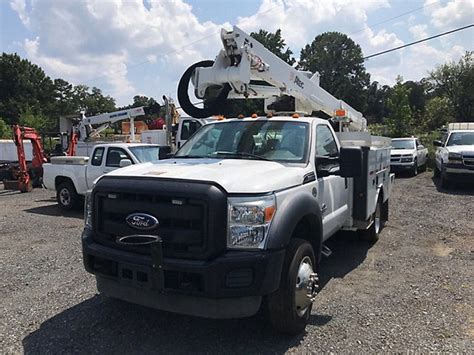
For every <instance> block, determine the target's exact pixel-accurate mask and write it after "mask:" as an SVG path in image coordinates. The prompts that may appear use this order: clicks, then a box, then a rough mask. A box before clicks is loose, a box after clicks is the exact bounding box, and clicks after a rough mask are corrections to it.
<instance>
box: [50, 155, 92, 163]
mask: <svg viewBox="0 0 474 355" xmlns="http://www.w3.org/2000/svg"><path fill="white" fill-rule="evenodd" d="M88 161H89V157H78V156H75V157H51V164H66V165H86V164H87V162H88Z"/></svg>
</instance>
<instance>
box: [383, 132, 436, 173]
mask: <svg viewBox="0 0 474 355" xmlns="http://www.w3.org/2000/svg"><path fill="white" fill-rule="evenodd" d="M427 156H428V148H426V147H424V146H423V145H422V144H421V143H420V142H419V140H418V138H413V137H412V138H392V150H391V151H390V169H391V171H392V172H397V171H410V172H411V173H412V174H413V175H415V176H416V175H417V174H418V170H420V169H423V170H425V169H426V160H427Z"/></svg>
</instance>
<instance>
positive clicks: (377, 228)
mask: <svg viewBox="0 0 474 355" xmlns="http://www.w3.org/2000/svg"><path fill="white" fill-rule="evenodd" d="M380 206H381V203H380V202H378V201H377V206H375V216H374V225H375V234H379V232H380V221H381V220H382V209H381V208H380Z"/></svg>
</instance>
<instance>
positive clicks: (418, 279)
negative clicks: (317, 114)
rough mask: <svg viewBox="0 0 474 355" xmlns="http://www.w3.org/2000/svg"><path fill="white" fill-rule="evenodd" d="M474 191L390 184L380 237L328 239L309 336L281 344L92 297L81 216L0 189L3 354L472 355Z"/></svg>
mask: <svg viewBox="0 0 474 355" xmlns="http://www.w3.org/2000/svg"><path fill="white" fill-rule="evenodd" d="M0 188H2V186H0ZM473 196H474V189H473V188H472V187H469V186H467V187H462V186H461V187H459V186H458V187H457V188H456V189H455V190H452V191H445V190H441V189H439V188H438V187H437V186H435V184H434V183H433V180H432V179H431V174H430V173H424V174H421V175H419V176H418V177H416V178H399V179H398V178H397V180H396V185H395V186H394V190H393V195H392V200H391V206H390V221H389V222H388V224H387V225H386V228H385V229H384V231H383V232H382V235H381V238H380V240H379V242H377V243H376V244H375V245H374V246H372V247H370V246H369V245H367V244H365V243H363V242H361V241H359V240H358V239H357V238H356V236H355V234H353V233H344V234H339V235H337V236H335V237H334V238H332V240H331V241H330V243H329V247H330V248H331V249H332V250H333V255H332V256H331V257H330V258H327V259H324V260H323V263H322V266H321V274H322V278H323V282H322V283H323V288H322V290H321V292H320V294H319V296H318V298H317V302H316V304H315V307H313V315H312V317H311V320H310V325H309V326H308V327H307V333H306V334H304V335H301V336H298V337H295V338H285V337H282V336H281V335H278V334H274V333H272V330H271V329H270V328H269V327H268V326H267V324H266V323H265V322H264V320H263V318H262V317H261V316H256V317H254V318H250V319H242V320H226V321H215V320H207V319H200V318H193V317H187V316H180V315H175V314H171V313H165V312H159V311H155V310H150V309H147V308H144V307H141V306H137V305H133V304H127V303H125V302H121V301H117V300H113V299H107V298H104V297H102V296H100V295H98V294H97V293H96V291H95V283H94V279H93V277H92V276H91V275H89V274H87V273H86V272H85V271H84V269H83V266H82V259H81V245H80V238H79V236H80V233H81V229H82V213H81V212H77V213H70V214H65V213H62V212H60V211H59V209H58V208H57V207H56V205H55V203H54V196H53V193H52V192H50V191H46V190H41V189H35V190H34V191H33V192H32V193H28V194H20V193H16V192H10V191H4V190H0V208H1V209H0V242H1V245H2V246H1V248H0V269H1V273H2V275H3V277H2V278H1V279H0V352H1V353H17V352H25V353H71V352H81V353H99V352H100V353H144V352H145V353H149V352H161V353H282V352H290V353H292V352H297V353H299V352H317V353H319V352H357V353H362V352H378V353H380V352H386V351H396V352H403V353H412V352H423V353H425V352H428V351H436V352H438V351H449V352H465V353H469V352H471V353H472V352H473V351H474V342H473V340H474V310H473V305H474V303H473V299H472V298H473V289H474V286H473V279H474V278H473V270H474V268H473V250H474V238H473V237H474V232H473V231H474V198H473Z"/></svg>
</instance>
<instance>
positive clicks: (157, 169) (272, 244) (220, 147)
mask: <svg viewBox="0 0 474 355" xmlns="http://www.w3.org/2000/svg"><path fill="white" fill-rule="evenodd" d="M221 38H222V42H223V44H224V50H222V51H221V52H220V53H219V55H218V56H217V58H216V61H215V64H216V65H215V66H210V65H208V64H209V63H207V64H206V67H202V66H199V65H194V66H192V67H191V68H192V70H189V69H188V70H187V71H186V72H185V74H184V75H183V78H182V80H181V82H180V89H181V90H180V96H181V97H182V98H184V102H181V101H180V104H181V107H182V108H183V109H184V110H186V109H189V112H188V111H187V113H188V114H191V113H196V114H197V115H198V116H205V115H207V114H209V113H211V114H213V112H211V111H212V107H211V108H209V106H208V107H204V108H202V109H201V108H197V107H194V108H192V107H190V101H189V97H187V94H186V95H184V93H187V86H188V84H189V82H190V80H191V77H193V76H194V79H193V81H192V82H193V84H194V85H195V89H196V92H197V93H198V95H200V93H203V95H205V94H206V93H209V90H208V89H209V88H214V89H215V88H216V87H219V86H221V87H224V86H225V87H227V86H228V87H229V88H232V89H229V90H226V91H227V94H229V95H230V94H232V95H233V96H234V97H238V96H239V95H240V96H241V97H248V96H249V95H250V93H253V94H252V95H253V96H252V97H260V98H261V97H266V95H270V96H268V99H269V100H268V101H271V102H272V103H275V102H277V101H278V98H279V97H280V96H279V95H280V94H282V95H292V96H293V97H294V98H295V99H296V100H295V103H294V104H295V105H296V106H297V107H298V108H299V110H298V111H300V112H301V113H303V112H306V113H308V112H309V113H311V112H312V111H317V110H323V112H325V113H328V114H330V115H331V117H332V120H331V121H328V120H325V119H321V118H314V117H301V116H299V115H297V114H295V115H293V116H290V117H288V116H278V115H277V114H275V115H274V116H272V115H269V117H256V116H252V117H251V118H244V119H230V120H219V121H216V122H214V123H210V124H207V125H205V126H203V127H202V128H201V129H199V130H198V131H197V132H196V133H195V134H194V135H193V136H192V137H191V138H190V139H189V140H188V141H187V142H186V143H185V144H184V145H183V146H182V147H181V149H180V150H179V151H178V152H177V153H176V155H175V157H174V158H173V159H170V160H167V161H162V162H154V163H145V164H140V165H137V166H133V167H127V168H124V169H120V170H117V171H114V172H112V173H109V174H107V175H105V176H103V177H102V178H100V179H99V180H98V181H97V182H96V185H95V187H94V188H93V190H92V193H91V194H90V195H88V196H87V197H86V212H85V216H86V218H85V228H84V232H83V235H82V242H83V255H84V265H85V267H86V270H87V271H89V272H91V273H93V274H94V275H95V277H96V279H97V287H98V290H99V291H100V292H102V293H104V294H106V295H108V296H111V297H116V298H120V299H123V300H126V301H130V302H135V303H139V304H143V305H146V306H150V307H155V308H159V309H164V310H168V311H173V312H178V313H185V314H192V315H197V316H206V317H211V318H235V317H247V316H251V315H253V314H255V313H256V312H257V311H258V309H259V308H260V306H261V304H262V303H263V302H266V303H267V306H268V309H269V318H270V321H271V323H272V324H273V326H274V327H275V328H276V329H278V330H280V331H282V332H286V333H291V334H295V333H299V332H301V331H303V330H304V329H305V327H306V324H307V322H308V319H309V316H310V313H311V308H312V305H313V301H314V300H315V297H316V294H317V290H318V275H317V272H318V265H319V261H320V259H321V256H322V255H330V253H331V251H330V250H329V248H327V246H326V245H325V244H324V242H325V241H326V240H327V239H328V238H330V237H331V236H333V235H334V234H335V233H336V232H337V231H338V230H341V229H346V230H352V231H355V230H360V231H361V235H362V236H363V237H364V238H366V239H368V240H370V241H371V242H375V241H376V240H377V239H378V236H379V233H380V230H381V229H382V228H383V225H384V222H385V221H386V220H387V218H388V201H389V197H390V193H391V184H392V183H393V174H392V175H391V174H390V139H388V138H383V137H372V136H370V134H369V133H368V132H366V120H365V119H364V118H363V117H362V115H361V114H360V113H359V112H357V111H355V110H354V109H353V108H352V107H350V106H349V105H347V104H346V103H345V102H343V101H340V100H337V99H336V98H334V97H333V96H332V95H330V94H329V93H327V92H326V91H324V90H323V89H322V88H321V87H320V86H319V80H318V78H319V76H318V75H312V76H311V77H310V76H308V73H301V72H299V71H297V70H295V69H294V68H293V67H291V66H289V65H288V64H286V63H285V62H283V61H282V60H281V59H280V58H278V57H277V56H275V55H274V54H273V53H271V52H270V51H268V50H266V49H265V48H264V47H263V46H262V45H261V44H260V43H258V42H257V41H256V40H255V39H253V38H251V37H250V36H248V35H247V34H246V33H244V32H243V31H241V30H240V29H239V28H237V27H234V30H233V31H231V32H227V31H225V30H223V31H222V34H221ZM205 70H207V71H205ZM251 76H252V77H258V78H261V79H262V80H265V81H267V82H269V83H270V84H272V85H273V87H272V86H265V87H262V88H259V87H255V86H253V85H251V83H250V77H251ZM185 89H186V90H185ZM275 93H276V94H277V96H276V97H274V96H273V95H274V94H275ZM183 95H184V96H186V97H184V96H183ZM217 95H219V100H218V101H221V103H222V102H223V101H225V98H224V97H223V96H222V93H217ZM224 96H225V95H224ZM213 102H215V101H213ZM183 104H184V105H183ZM273 107H274V106H273ZM293 109H294V107H293ZM293 111H294V110H293ZM333 125H334V127H336V128H337V131H338V132H337V133H336V132H335V130H334V128H333Z"/></svg>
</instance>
